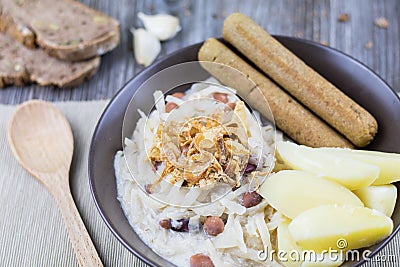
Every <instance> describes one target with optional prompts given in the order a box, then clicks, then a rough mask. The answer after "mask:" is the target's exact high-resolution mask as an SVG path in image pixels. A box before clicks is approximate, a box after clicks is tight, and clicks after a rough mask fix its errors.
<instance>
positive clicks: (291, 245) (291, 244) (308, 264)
mask: <svg viewBox="0 0 400 267" xmlns="http://www.w3.org/2000/svg"><path fill="white" fill-rule="evenodd" d="M289 223H290V221H289V220H286V221H284V222H282V223H281V224H280V225H279V226H278V232H277V233H278V234H277V239H278V251H279V253H278V256H279V260H280V262H281V264H282V265H283V266H285V267H298V266H301V267H337V266H340V265H341V264H342V263H343V262H344V257H343V254H342V253H341V252H339V251H338V252H337V253H331V255H329V254H327V253H315V252H314V251H303V250H302V249H301V248H300V247H299V246H298V245H297V244H296V242H295V241H294V240H293V237H292V236H291V235H290V233H289V229H288V226H289Z"/></svg>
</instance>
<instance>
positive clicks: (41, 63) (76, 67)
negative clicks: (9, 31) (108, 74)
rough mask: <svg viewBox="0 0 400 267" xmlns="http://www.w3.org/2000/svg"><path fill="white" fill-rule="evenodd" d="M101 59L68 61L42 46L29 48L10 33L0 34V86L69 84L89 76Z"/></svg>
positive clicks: (59, 85)
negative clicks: (50, 53) (9, 34)
mask: <svg viewBox="0 0 400 267" xmlns="http://www.w3.org/2000/svg"><path fill="white" fill-rule="evenodd" d="M99 66H100V58H99V57H95V58H93V59H90V60H86V61H80V62H68V61H63V60H59V59H56V58H53V57H50V56H49V55H47V54H46V53H45V52H44V51H43V50H41V49H29V48H26V47H25V46H23V45H22V44H20V43H18V42H17V41H15V40H14V39H13V38H11V37H10V36H7V35H5V34H3V33H0V87H4V86H7V85H17V86H22V85H25V84H30V83H37V84H39V85H54V86H57V87H71V86H76V85H79V84H80V83H82V82H83V81H84V80H85V79H89V78H90V77H92V76H93V75H94V74H95V73H96V71H97V70H98V68H99Z"/></svg>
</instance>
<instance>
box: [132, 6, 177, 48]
mask: <svg viewBox="0 0 400 267" xmlns="http://www.w3.org/2000/svg"><path fill="white" fill-rule="evenodd" d="M138 17H139V19H140V20H141V21H142V22H143V24H144V27H145V28H146V30H148V31H149V32H151V33H152V34H154V35H155V36H156V37H157V38H158V39H159V40H160V41H165V40H168V39H171V38H172V37H174V36H175V35H176V34H177V33H178V32H179V31H180V30H181V26H180V25H179V18H177V17H174V16H171V15H168V14H157V15H146V14H144V13H142V12H139V13H138Z"/></svg>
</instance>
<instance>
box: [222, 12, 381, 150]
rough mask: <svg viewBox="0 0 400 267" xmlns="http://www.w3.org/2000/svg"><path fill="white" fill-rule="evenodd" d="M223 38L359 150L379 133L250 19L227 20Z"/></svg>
mask: <svg viewBox="0 0 400 267" xmlns="http://www.w3.org/2000/svg"><path fill="white" fill-rule="evenodd" d="M222 35H223V37H224V39H225V40H227V41H228V42H229V43H231V44H232V45H233V46H234V47H235V48H236V49H237V50H239V51H240V52H241V53H242V54H243V55H245V56H246V57H247V58H248V59H250V60H251V61H252V62H253V63H254V64H255V65H256V66H257V67H259V68H260V69H261V70H262V71H264V72H265V73H266V74H267V75H268V76H269V77H271V78H272V79H273V80H274V81H275V82H277V83H278V84H280V85H281V86H282V87H283V88H284V89H285V90H287V91H288V92H289V93H290V94H291V95H293V96H294V97H295V98H297V99H298V100H299V101H300V102H301V103H303V104H304V105H305V106H307V107H308V108H309V109H311V110H312V111H313V112H314V113H316V114H317V115H318V116H320V117H321V118H322V119H323V120H325V121H326V122H328V123H329V124H330V125H331V126H332V127H334V128H335V129H336V130H337V131H339V132H340V133H342V134H343V135H344V136H346V137H347V138H348V139H349V140H350V141H351V142H352V143H353V144H355V145H356V146H358V147H364V146H366V145H368V144H369V143H370V142H371V141H372V139H373V138H374V136H375V134H376V133H377V131H378V124H377V122H376V120H375V118H374V117H373V116H372V115H371V114H370V113H368V111H366V110H365V109H364V108H363V107H361V106H360V105H358V104H357V103H356V102H355V101H353V100H352V99H350V98H349V97H348V96H346V95H345V94H344V93H343V92H342V91H340V90H339V89H337V88H336V87H335V86H334V85H333V84H331V83H330V82H329V81H327V80H326V79H325V78H323V77H322V76H321V75H320V74H318V73H317V72H316V71H314V70H313V69H312V68H310V67H309V66H307V65H306V64H305V63H304V62H303V61H302V60H301V59H299V58H298V57H297V56H296V55H294V54H293V53H292V52H291V51H289V50H288V49H287V48H285V47H284V46H283V45H282V44H281V43H279V42H278V41H277V40H276V39H275V38H273V37H272V36H271V35H269V34H268V33H267V32H266V31H265V30H264V29H263V28H262V27H260V26H259V25H258V24H257V23H255V22H254V21H253V20H251V19H250V18H248V17H247V16H245V15H243V14H240V13H234V14H232V15H230V16H229V17H227V18H226V19H225V22H224V26H223V34H222Z"/></svg>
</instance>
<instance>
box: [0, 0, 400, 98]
mask: <svg viewBox="0 0 400 267" xmlns="http://www.w3.org/2000/svg"><path fill="white" fill-rule="evenodd" d="M81 2H83V3H85V4H87V5H89V6H90V7H93V8H95V9H98V10H100V11H102V12H104V13H106V14H108V15H110V16H112V17H114V18H116V19H118V20H119V21H120V23H121V43H120V45H119V46H118V47H117V48H116V49H115V50H114V51H113V52H111V53H109V54H107V55H105V56H104V57H103V62H102V65H101V67H100V70H99V72H98V73H97V74H96V75H95V76H94V77H93V78H92V79H91V80H89V81H86V82H85V83H84V84H82V85H81V86H79V87H77V88H73V89H57V88H50V87H40V86H36V85H31V86H27V87H8V88H5V89H2V90H0V103H4V104H6V103H7V104H16V103H21V102H23V101H25V100H28V99H33V98H39V99H44V100H48V101H66V100H95V99H107V98H111V97H112V96H113V95H114V94H115V93H116V92H117V91H118V90H119V89H120V88H121V87H122V86H123V85H124V84H125V83H126V82H127V81H128V80H129V79H130V78H132V77H133V76H134V75H135V74H136V73H138V72H139V71H141V70H142V67H141V66H139V65H137V64H136V62H135V59H134V56H133V53H132V44H131V43H132V35H131V34H130V32H129V28H131V27H141V26H142V25H141V23H140V21H139V20H138V18H137V16H136V14H137V12H139V11H142V12H144V13H160V12H168V13H173V14H175V15H178V16H179V18H180V19H181V23H182V31H181V32H180V33H179V34H178V35H177V36H176V37H175V38H174V39H172V40H170V41H167V42H164V43H163V44H162V51H161V54H160V56H159V58H162V57H163V56H165V55H167V54H170V53H171V52H173V51H176V50H178V49H179V48H182V47H184V46H187V45H190V44H194V43H197V42H200V41H203V40H204V39H206V38H208V37H219V36H221V29H222V23H223V20H224V18H225V17H226V16H227V15H229V14H230V13H232V12H235V11H240V12H242V13H244V14H246V15H248V16H250V17H251V18H253V19H254V20H255V21H256V22H258V23H260V24H261V25H262V26H263V27H264V28H266V29H267V30H268V31H269V32H270V33H272V34H281V35H287V36H295V37H300V38H304V39H308V40H314V41H316V42H323V43H326V44H328V45H329V46H331V47H334V48H337V49H339V50H341V51H343V52H345V53H346V54H349V55H351V56H353V57H354V58H356V59H358V60H359V61H361V62H363V63H364V64H366V65H367V66H368V67H370V68H372V69H373V70H374V71H375V72H376V73H377V74H378V75H380V76H381V77H382V78H383V79H384V80H385V81H386V82H387V83H388V84H389V85H390V86H391V87H392V88H393V89H394V90H396V91H398V92H399V91H400V26H399V23H400V2H399V1H397V0H385V1H380V0H346V1H344V0H334V1H329V0H305V1H304V0H282V1H276V0H246V1H244V0H201V1H195V0H150V1H149V0H147V1H145V0H136V1H132V0H118V1H112V0H102V1H100V0H81ZM343 13H348V14H349V16H350V19H349V21H347V22H339V21H338V19H337V18H338V16H339V15H340V14H343ZM379 17H385V18H386V19H387V20H388V22H389V27H388V28H387V29H381V28H378V27H377V26H376V25H375V24H374V21H375V19H376V18H379ZM371 45H372V47H370V48H368V47H369V46H371ZM366 46H367V47H366ZM333 71H334V70H333Z"/></svg>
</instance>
